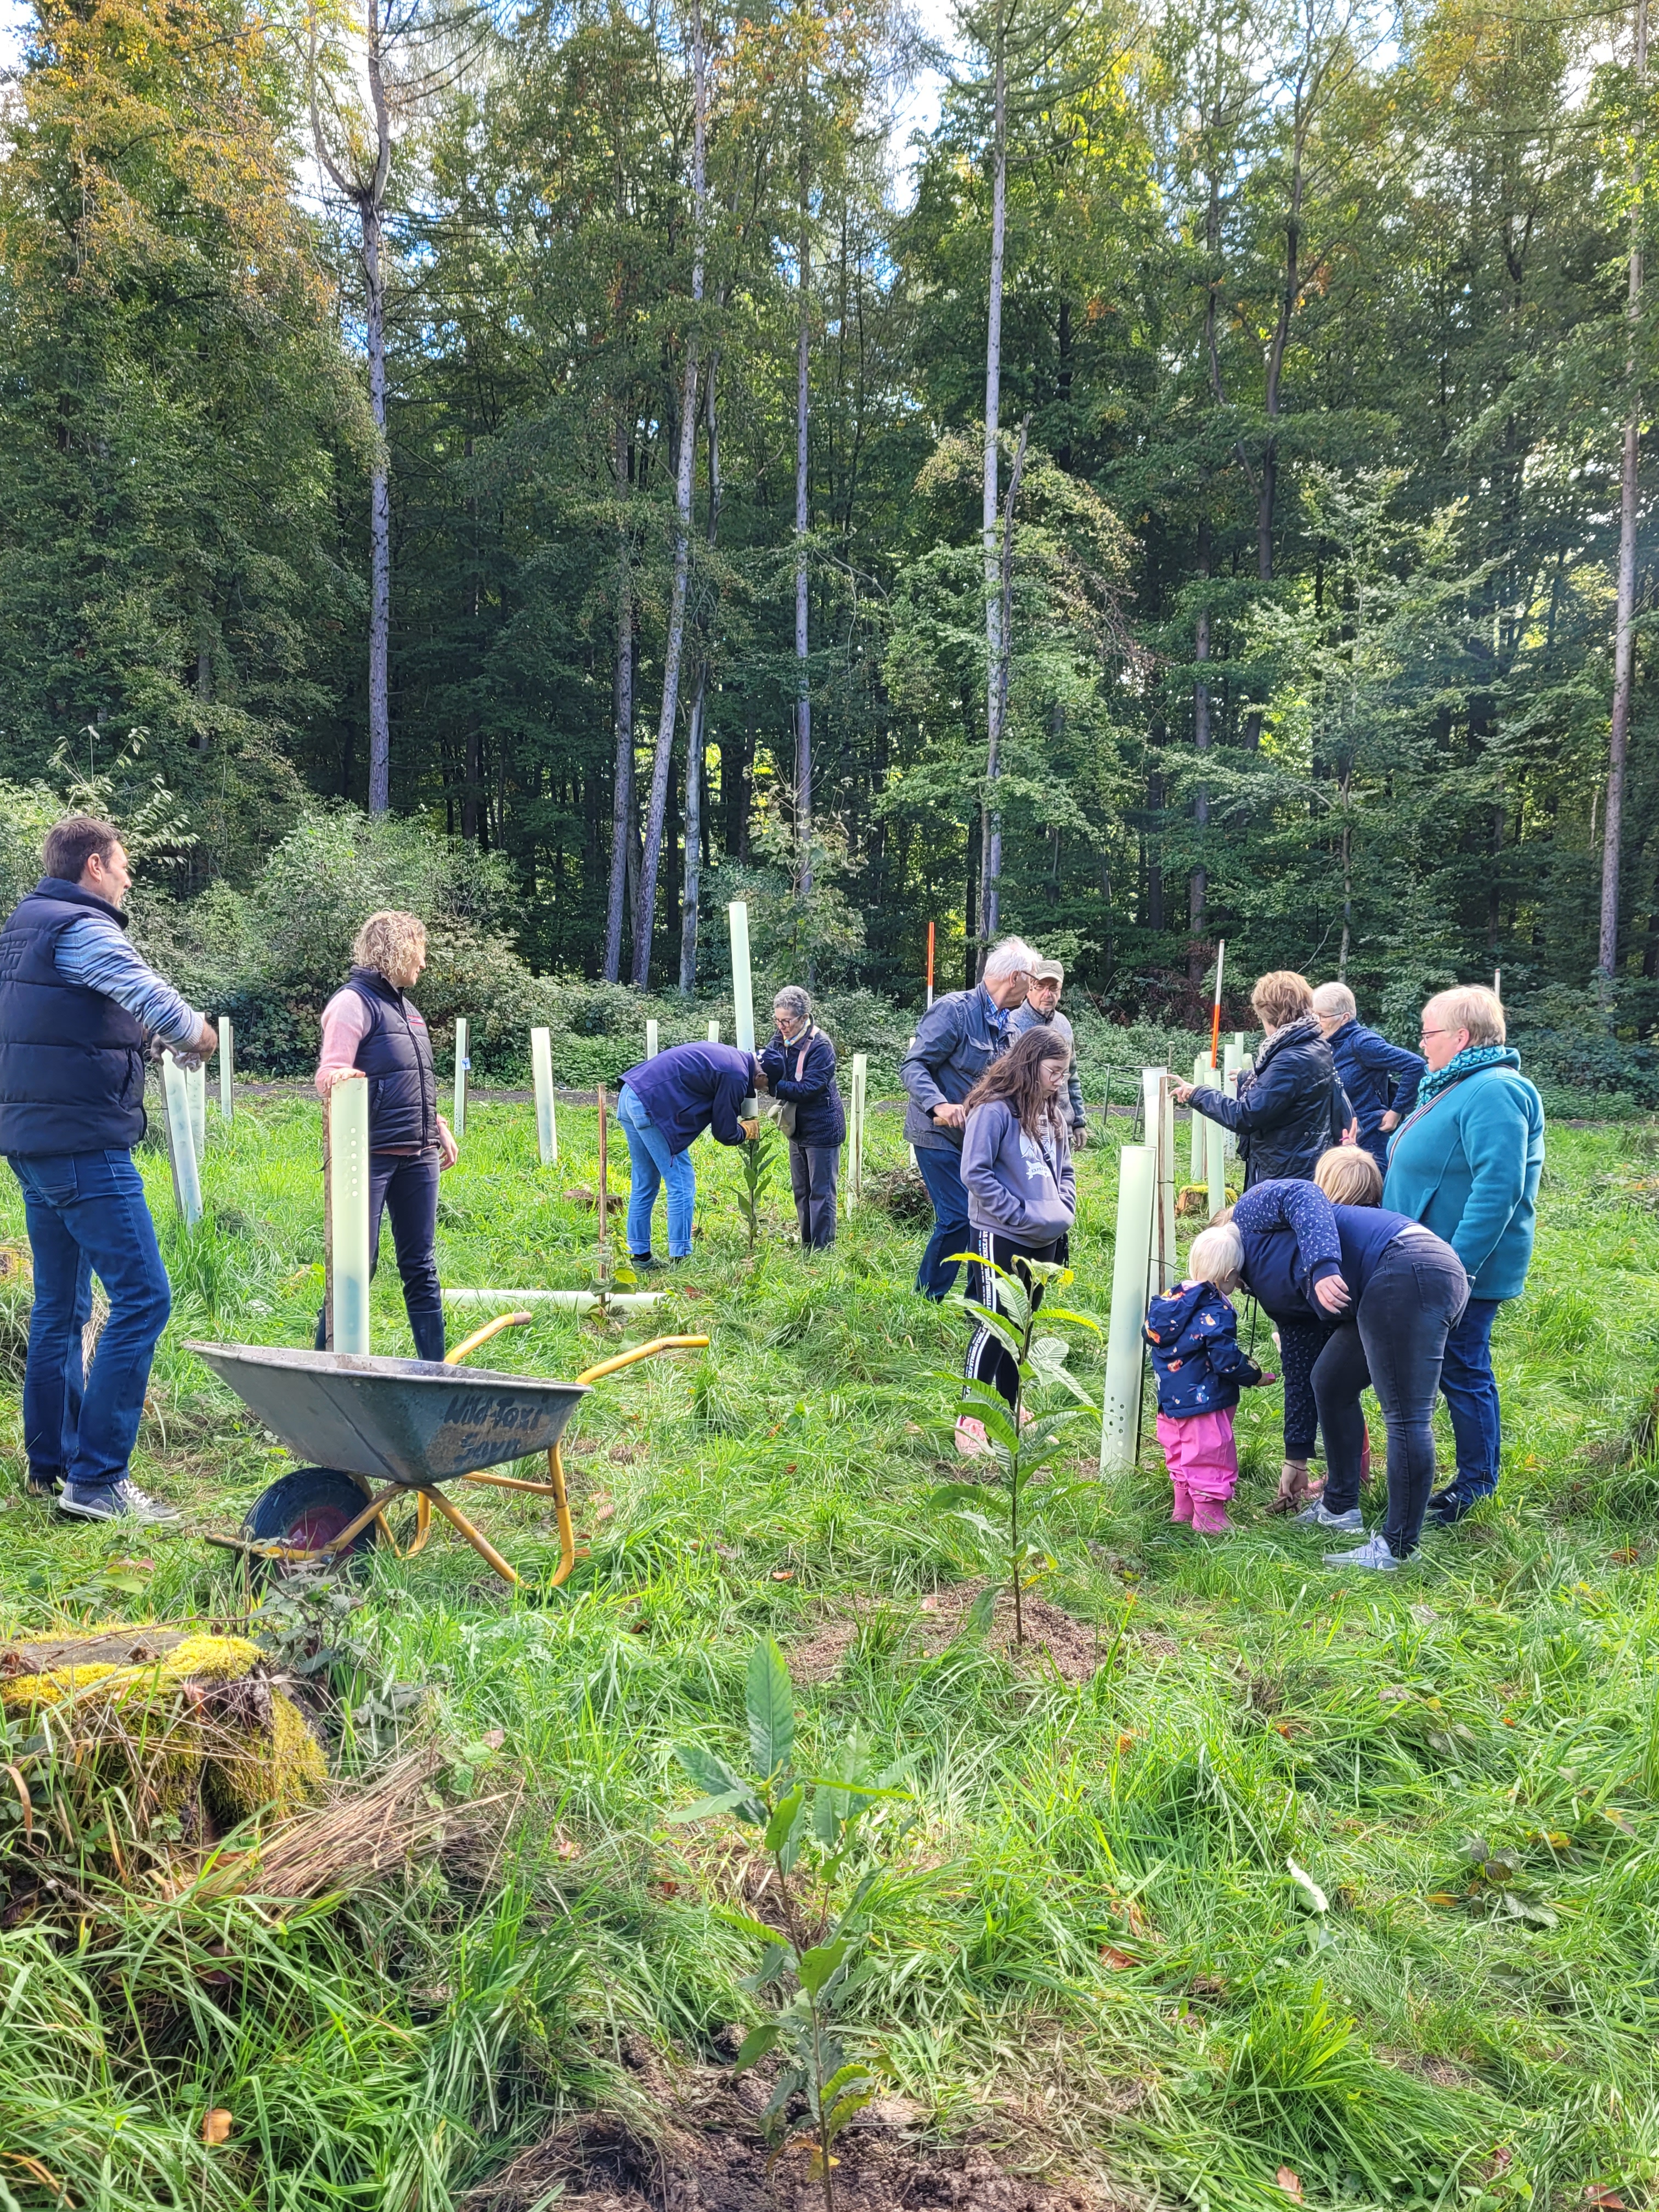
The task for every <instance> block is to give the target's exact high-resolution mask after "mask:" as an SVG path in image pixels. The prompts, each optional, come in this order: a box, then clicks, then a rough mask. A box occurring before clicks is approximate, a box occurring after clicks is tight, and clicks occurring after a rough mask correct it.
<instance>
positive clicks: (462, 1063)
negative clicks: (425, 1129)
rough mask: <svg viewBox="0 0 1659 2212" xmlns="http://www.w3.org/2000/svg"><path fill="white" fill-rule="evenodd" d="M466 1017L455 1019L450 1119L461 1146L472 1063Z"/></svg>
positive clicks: (455, 1136)
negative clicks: (453, 1099)
mask: <svg viewBox="0 0 1659 2212" xmlns="http://www.w3.org/2000/svg"><path fill="white" fill-rule="evenodd" d="M466 1046H467V1035H466V1016H465V1014H457V1015H456V1017H455V1104H454V1109H453V1112H452V1113H451V1115H450V1117H449V1128H450V1133H451V1135H452V1136H453V1138H454V1139H455V1141H456V1143H457V1144H458V1145H459V1143H460V1141H461V1139H462V1138H463V1137H464V1136H465V1134H466V1072H467V1070H468V1068H470V1067H471V1065H472V1062H471V1060H469V1059H468V1058H467V1056H466Z"/></svg>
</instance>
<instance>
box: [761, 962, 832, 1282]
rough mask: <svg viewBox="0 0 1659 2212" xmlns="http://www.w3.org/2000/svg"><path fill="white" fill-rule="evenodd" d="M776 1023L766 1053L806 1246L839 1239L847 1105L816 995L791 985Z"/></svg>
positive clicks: (778, 1000) (775, 1004)
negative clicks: (816, 1016) (818, 1018)
mask: <svg viewBox="0 0 1659 2212" xmlns="http://www.w3.org/2000/svg"><path fill="white" fill-rule="evenodd" d="M772 1018H773V1020H774V1021H775V1023H776V1024H777V1027H776V1029H775V1030H774V1032H773V1036H772V1042H771V1043H770V1044H769V1045H768V1046H767V1048H766V1049H765V1050H764V1051H763V1053H762V1054H761V1056H760V1059H761V1066H762V1067H763V1069H764V1070H765V1071H766V1080H767V1084H768V1085H769V1089H770V1091H771V1093H772V1096H773V1097H775V1099H776V1100H777V1102H778V1115H777V1118H778V1122H779V1125H780V1127H781V1128H782V1129H783V1131H784V1133H785V1134H786V1135H787V1138H788V1139H789V1181H790V1184H791V1186H792V1187H793V1190H794V1194H795V1218H796V1220H797V1221H798V1222H799V1225H800V1241H801V1249H803V1251H823V1249H825V1248H826V1246H828V1245H830V1244H833V1243H835V1241H836V1185H837V1182H838V1181H839V1178H840V1175H841V1148H842V1145H843V1143H844V1142H845V1141H846V1138H847V1111H846V1109H845V1107H844V1106H843V1105H842V1097H841V1092H840V1091H839V1090H838V1089H837V1088H836V1048H835V1047H834V1045H832V1044H831V1043H830V1042H829V1038H828V1037H827V1036H825V1035H824V1033H823V1030H821V1029H820V1028H819V1027H818V1026H817V1023H816V1022H815V1021H814V1020H813V1019H812V1001H811V999H809V998H808V997H807V995H806V994H805V991H803V990H802V989H801V988H800V987H799V984H796V983H786V984H785V985H784V987H783V988H782V990H781V991H780V992H779V993H778V994H777V996H776V997H775V999H774V1000H773V1001H772Z"/></svg>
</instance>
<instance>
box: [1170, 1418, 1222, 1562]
mask: <svg viewBox="0 0 1659 2212" xmlns="http://www.w3.org/2000/svg"><path fill="white" fill-rule="evenodd" d="M1158 1443H1160V1444H1161V1445H1162V1446H1163V1447H1164V1465H1165V1466H1166V1467H1167V1468H1169V1470H1170V1484H1171V1486H1172V1487H1173V1488H1174V1491H1175V1510H1174V1512H1173V1513H1171V1514H1170V1519H1171V1520H1172V1521H1190V1522H1192V1524H1193V1526H1194V1528H1197V1529H1200V1530H1201V1531H1207V1532H1209V1533H1210V1534H1214V1533H1215V1532H1216V1531H1217V1530H1218V1529H1222V1528H1231V1526H1232V1522H1231V1521H1229V1520H1228V1518H1227V1500H1228V1499H1229V1498H1231V1496H1232V1494H1233V1486H1234V1485H1235V1483H1237V1480H1238V1447H1237V1444H1236V1443H1234V1441H1233V1412H1232V1407H1231V1406H1229V1407H1225V1409H1224V1410H1223V1411H1222V1412H1220V1413H1194V1414H1193V1415H1191V1416H1190V1418H1189V1419H1187V1420H1184V1421H1172V1420H1170V1418H1169V1416H1168V1415H1167V1414H1166V1413H1160V1414H1159V1415H1158Z"/></svg>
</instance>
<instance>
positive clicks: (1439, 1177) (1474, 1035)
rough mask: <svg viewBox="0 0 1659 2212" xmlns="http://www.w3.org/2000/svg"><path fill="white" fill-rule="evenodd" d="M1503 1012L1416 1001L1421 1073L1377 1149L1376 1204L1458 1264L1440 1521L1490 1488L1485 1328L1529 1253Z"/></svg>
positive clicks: (1532, 1095)
mask: <svg viewBox="0 0 1659 2212" xmlns="http://www.w3.org/2000/svg"><path fill="white" fill-rule="evenodd" d="M1504 1036H1505V1030H1504V1009H1503V1007H1502V1006H1501V1005H1500V1004H1499V1003H1498V995H1497V994H1496V993H1495V992H1493V991H1486V990H1482V989H1481V988H1480V987H1479V986H1478V985H1476V986H1472V987H1469V988H1468V989H1466V990H1456V991H1442V992H1441V993H1440V994H1439V995H1438V996H1437V998H1433V999H1431V1000H1429V1003H1428V1005H1427V1006H1425V1007H1424V1009H1423V1038H1422V1046H1423V1057H1424V1059H1425V1060H1426V1061H1427V1062H1428V1066H1429V1072H1428V1073H1427V1074H1426V1075H1425V1077H1424V1078H1423V1079H1422V1081H1421V1083H1419V1085H1418V1088H1417V1103H1416V1105H1415V1106H1414V1107H1413V1110H1412V1112H1411V1113H1410V1114H1409V1115H1407V1118H1406V1120H1405V1121H1402V1122H1401V1125H1400V1127H1399V1128H1398V1129H1396V1130H1395V1133H1394V1136H1393V1137H1392V1139H1390V1141H1389V1173H1388V1181H1387V1182H1386V1184H1385V1185H1384V1187H1383V1205H1384V1206H1386V1207H1388V1208H1389V1210H1390V1211H1391V1212H1395V1213H1404V1214H1408V1215H1409V1216H1410V1218H1412V1219H1413V1221H1420V1222H1422V1223H1423V1224H1424V1225H1425V1227H1426V1228H1429V1229H1431V1230H1433V1231H1434V1233H1435V1235H1436V1236H1437V1237H1443V1238H1444V1239H1445V1241H1446V1243H1448V1244H1449V1245H1450V1246H1451V1248H1452V1249H1453V1250H1454V1251H1455V1253H1456V1255H1457V1256H1458V1258H1459V1259H1460V1260H1461V1261H1462V1262H1463V1266H1464V1268H1465V1270H1466V1272H1467V1273H1468V1279H1469V1302H1468V1305H1466V1306H1465V1307H1464V1309H1463V1313H1462V1319H1461V1320H1460V1321H1459V1322H1457V1324H1456V1325H1455V1328H1453V1329H1452V1332H1451V1334H1450V1335H1449V1337H1448V1338H1447V1340H1446V1353H1445V1359H1444V1362H1443V1365H1442V1367H1441V1370H1440V1388H1441V1389H1442V1391H1443V1394H1444V1395H1445V1400H1446V1408H1447V1411H1448V1412H1449V1413H1450V1415H1451V1425H1452V1435H1453V1437H1454V1438H1455V1443H1456V1447H1457V1471H1456V1474H1455V1476H1454V1477H1453V1479H1452V1480H1451V1481H1450V1482H1449V1484H1448V1485H1447V1486H1446V1487H1445V1488H1444V1489H1443V1490H1437V1491H1436V1492H1435V1493H1434V1495H1433V1496H1432V1497H1431V1498H1430V1500H1429V1518H1430V1520H1431V1521H1437V1522H1439V1523H1440V1525H1441V1526H1442V1527H1443V1528H1449V1527H1450V1525H1451V1523H1452V1522H1455V1521H1461V1520H1462V1517H1463V1516H1464V1515H1465V1514H1466V1513H1467V1512H1468V1510H1469V1509H1470V1507H1471V1506H1473V1505H1474V1504H1475V1503H1476V1502H1477V1501H1478V1500H1479V1499H1480V1498H1490V1497H1491V1495H1492V1492H1493V1491H1494V1490H1496V1489H1497V1487H1498V1451H1499V1445H1500V1441H1501V1437H1500V1428H1499V1419H1498V1383H1497V1378H1496V1377H1495V1376H1494V1375H1493V1373H1492V1322H1494V1321H1495V1320H1496V1319H1497V1316H1498V1307H1499V1306H1500V1305H1501V1304H1503V1303H1504V1299H1505V1298H1514V1297H1519V1296H1520V1295H1521V1291H1522V1288H1523V1287H1524V1285H1525V1283H1526V1279H1527V1267H1528V1262H1529V1261H1531V1258H1532V1243H1533V1231H1534V1213H1535V1210H1536V1206H1537V1200H1538V1178H1539V1176H1540V1175H1541V1172H1542V1170H1543V1165H1544V1106H1543V1101H1542V1100H1541V1098H1540V1097H1539V1096H1538V1093H1537V1091H1534V1088H1533V1086H1532V1085H1531V1084H1530V1083H1528V1081H1527V1079H1526V1078H1525V1076H1523V1075H1522V1073H1521V1056H1520V1054H1518V1053H1516V1052H1513V1051H1511V1050H1510V1047H1509V1046H1508V1044H1506V1043H1505V1042H1504Z"/></svg>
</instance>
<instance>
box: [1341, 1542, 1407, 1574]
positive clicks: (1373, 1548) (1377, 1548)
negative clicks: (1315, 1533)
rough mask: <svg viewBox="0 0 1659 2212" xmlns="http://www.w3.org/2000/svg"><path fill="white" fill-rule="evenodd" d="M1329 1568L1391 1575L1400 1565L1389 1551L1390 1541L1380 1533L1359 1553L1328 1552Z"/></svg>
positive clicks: (1362, 1546) (1361, 1548) (1365, 1544)
mask: <svg viewBox="0 0 1659 2212" xmlns="http://www.w3.org/2000/svg"><path fill="white" fill-rule="evenodd" d="M1325 1565H1327V1566H1328V1567H1357V1568H1358V1569H1359V1571H1361V1573H1363V1574H1373V1575H1391V1574H1392V1573H1393V1572H1394V1571H1395V1568H1396V1567H1397V1566H1398V1565H1400V1562H1399V1560H1398V1559H1395V1555H1394V1553H1392V1552H1391V1551H1390V1550H1389V1540H1388V1538H1387V1537H1386V1536H1384V1535H1383V1534H1382V1533H1381V1532H1380V1531H1379V1532H1378V1534H1376V1535H1375V1536H1370V1537H1368V1538H1367V1539H1366V1541H1364V1543H1363V1544H1362V1545H1361V1546H1360V1547H1359V1549H1358V1551H1357V1552H1327V1553H1326V1554H1325Z"/></svg>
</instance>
